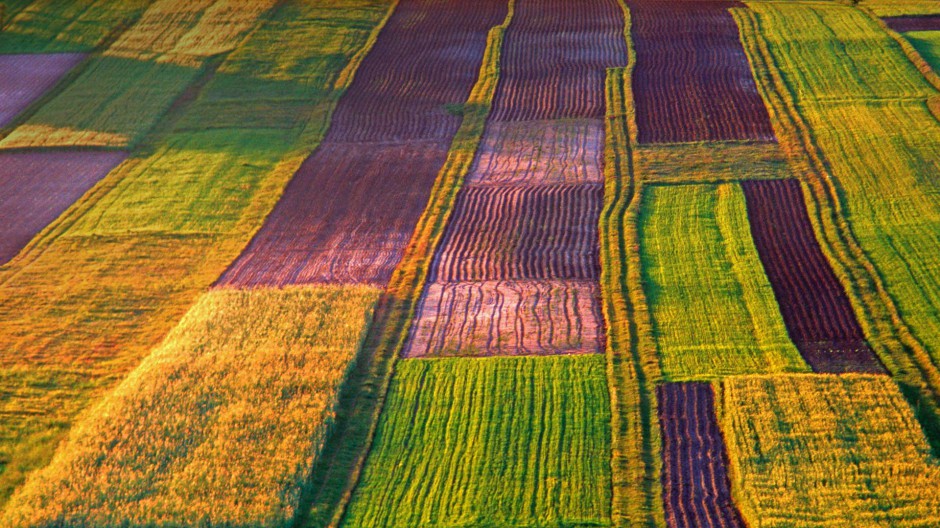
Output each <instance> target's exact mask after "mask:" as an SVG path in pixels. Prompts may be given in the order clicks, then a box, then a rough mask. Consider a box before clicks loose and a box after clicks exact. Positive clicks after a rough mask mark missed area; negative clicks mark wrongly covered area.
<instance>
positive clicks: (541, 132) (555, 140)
mask: <svg viewBox="0 0 940 528" xmlns="http://www.w3.org/2000/svg"><path fill="white" fill-rule="evenodd" d="M603 144H604V123H603V122H602V121H600V120H593V119H592V120H558V121H530V122H525V123H514V122H510V123H495V122H494V123H490V124H489V125H488V126H487V129H486V133H485V134H484V138H483V142H482V143H481V145H480V149H479V150H478V151H477V156H476V160H475V161H474V165H473V168H472V169H471V171H470V174H469V175H467V183H471V184H474V183H476V184H528V185H536V184H576V183H602V182H603V181H604V175H603V163H604V158H603V156H604V149H603Z"/></svg>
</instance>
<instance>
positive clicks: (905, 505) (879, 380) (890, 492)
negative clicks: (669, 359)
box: [718, 375, 940, 528]
mask: <svg viewBox="0 0 940 528" xmlns="http://www.w3.org/2000/svg"><path fill="white" fill-rule="evenodd" d="M721 394H722V400H721V401H722V404H721V409H720V410H719V411H718V413H719V415H721V416H722V428H723V429H724V434H725V439H726V441H727V444H728V451H729V457H730V459H731V469H732V474H733V477H732V478H733V479H734V482H733V484H734V488H735V499H736V502H737V505H738V507H739V508H740V509H741V511H742V512H743V513H744V515H745V518H746V519H747V521H748V523H749V526H753V527H755V528H758V527H759V528H765V527H768V528H769V527H781V528H782V527H787V528H802V527H816V528H822V527H833V528H835V527H842V526H859V527H867V526H896V527H914V526H917V527H924V528H926V527H928V526H937V524H938V523H940V466H938V464H937V461H936V459H934V458H933V457H931V456H930V450H929V447H928V445H927V442H926V440H925V438H924V435H923V433H922V432H921V430H920V426H919V424H918V423H917V421H916V420H914V419H913V415H912V413H911V412H910V407H908V405H907V402H905V401H904V399H903V398H902V397H901V393H900V392H899V391H898V388H897V386H896V385H895V384H894V382H893V381H891V379H890V378H887V377H885V376H865V375H843V376H832V375H789V376H766V377H758V376H753V377H751V376H742V377H734V378H728V379H726V380H725V381H724V382H722V383H721Z"/></svg>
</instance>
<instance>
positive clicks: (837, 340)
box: [741, 180, 883, 372]
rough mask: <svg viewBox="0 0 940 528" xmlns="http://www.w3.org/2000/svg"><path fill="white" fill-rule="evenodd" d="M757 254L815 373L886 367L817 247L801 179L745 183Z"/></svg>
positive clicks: (795, 337)
mask: <svg viewBox="0 0 940 528" xmlns="http://www.w3.org/2000/svg"><path fill="white" fill-rule="evenodd" d="M741 187H742V188H743V189H744V196H745V200H746V202H747V216H748V220H749V222H750V225H751V233H752V235H753V237H754V244H755V246H756V247H757V253H758V254H759V255H760V259H761V262H762V263H763V265H764V271H765V272H766V273H767V277H768V278H769V279H770V284H771V286H772V287H773V290H774V294H775V295H776V297H777V303H778V304H779V305H780V313H781V314H782V315H783V320H784V322H785V323H786V325H787V331H788V333H789V334H790V338H791V339H793V342H794V343H796V346H797V348H799V350H800V353H801V354H802V355H803V358H804V359H805V360H806V361H807V363H809V364H810V366H812V367H813V370H815V371H817V372H882V371H883V367H882V366H881V363H880V362H879V361H878V358H877V357H876V356H875V353H874V351H872V349H871V347H869V346H868V342H867V341H866V340H865V334H864V332H862V328H861V326H860V325H859V324H858V320H857V319H856V317H855V311H854V310H853V309H852V305H851V303H849V299H848V297H847V296H846V294H845V288H844V287H843V286H842V283H841V282H839V279H838V278H837V277H836V275H835V273H833V271H832V268H831V267H830V265H829V261H828V260H826V256H825V255H823V253H822V250H821V249H820V248H819V242H818V241H817V240H816V234H815V233H814V232H813V226H812V224H811V223H810V220H809V216H808V215H807V213H806V203H805V202H804V201H803V192H802V190H801V189H800V183H799V182H798V181H797V180H765V181H746V182H742V183H741Z"/></svg>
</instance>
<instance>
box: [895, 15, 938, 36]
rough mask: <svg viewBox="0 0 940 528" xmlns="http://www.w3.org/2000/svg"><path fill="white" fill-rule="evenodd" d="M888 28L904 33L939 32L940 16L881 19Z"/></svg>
mask: <svg viewBox="0 0 940 528" xmlns="http://www.w3.org/2000/svg"><path fill="white" fill-rule="evenodd" d="M883 20H884V21H885V24H887V25H888V27H889V28H891V29H893V30H895V31H897V32H899V33H905V32H907V31H940V15H922V16H897V17H887V18H884V19H883Z"/></svg>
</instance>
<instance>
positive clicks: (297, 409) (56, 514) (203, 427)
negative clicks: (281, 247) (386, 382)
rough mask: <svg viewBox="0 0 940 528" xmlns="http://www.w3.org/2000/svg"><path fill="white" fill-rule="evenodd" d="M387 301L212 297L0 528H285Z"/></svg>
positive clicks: (330, 291) (302, 293)
mask: <svg viewBox="0 0 940 528" xmlns="http://www.w3.org/2000/svg"><path fill="white" fill-rule="evenodd" d="M378 295H379V291H378V290H377V289H375V288H370V287H363V286H359V287H330V286H321V287H316V288H303V289H301V288H288V289H283V290H266V291H252V292H236V291H214V292H210V293H208V294H206V295H204V296H202V297H201V298H200V299H199V300H198V302H197V303H196V304H195V306H193V307H192V308H191V309H190V311H189V313H188V314H187V315H186V316H185V317H184V318H183V319H182V321H181V322H180V323H179V325H178V326H177V327H176V328H175V329H174V330H173V331H172V332H171V333H170V334H169V335H168V336H167V337H166V339H165V340H164V341H163V343H162V345H160V346H159V347H158V348H156V349H155V350H154V351H153V352H152V353H151V354H150V356H149V357H148V358H147V359H146V360H144V361H143V363H141V364H140V366H138V367H137V368H136V369H135V370H134V371H133V372H131V373H130V375H129V376H128V377H127V378H126V379H125V380H124V381H123V382H122V383H121V384H120V385H119V386H118V387H117V389H116V390H115V391H114V392H112V393H110V394H109V395H108V396H106V397H105V398H104V399H103V400H102V401H101V402H100V403H99V404H98V405H97V406H96V407H94V408H92V409H91V412H90V413H88V414H87V415H86V417H85V418H84V420H83V421H81V422H79V423H78V424H77V425H76V426H75V428H74V429H73V434H72V435H71V436H70V437H69V439H68V441H67V442H65V443H64V444H63V445H62V446H61V448H60V449H59V450H58V452H57V454H56V456H55V458H54V459H53V461H52V463H51V464H50V465H49V466H47V467H46V468H44V469H42V470H40V471H39V472H37V473H34V474H33V475H32V476H31V477H30V479H29V480H28V481H27V482H26V484H25V485H24V486H23V487H22V488H21V489H20V491H19V492H18V493H17V494H16V495H15V496H14V497H13V499H12V501H11V502H10V503H9V505H8V507H7V509H6V512H5V516H3V517H0V521H2V524H3V525H4V526H11V527H12V526H16V527H22V526H39V525H45V524H58V525H69V526H74V525H94V526H130V525H133V526H156V525H162V526H208V525H210V524H212V525H220V524H221V525H226V526H286V525H287V524H288V523H289V522H290V521H291V520H292V518H293V515H294V514H295V513H296V509H297V507H298V503H299V501H300V494H301V491H302V490H303V488H304V480H305V479H306V478H307V476H308V473H309V471H310V468H311V467H312V464H313V462H314V460H315V459H316V457H317V456H318V454H319V450H320V448H321V446H322V443H323V442H324V440H325V437H326V434H327V427H328V424H329V423H330V422H331V421H332V420H333V417H334V405H335V402H336V398H337V390H338V389H339V387H340V385H341V384H342V382H343V380H344V378H345V375H346V372H347V370H348V369H349V365H350V362H351V360H352V358H353V357H354V356H355V354H356V351H357V348H358V345H359V342H360V340H361V338H362V334H363V332H364V329H365V327H366V325H367V322H368V320H369V317H370V313H371V310H372V305H373V304H374V302H375V301H376V299H377V298H378ZM131 468H133V469H131Z"/></svg>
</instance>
